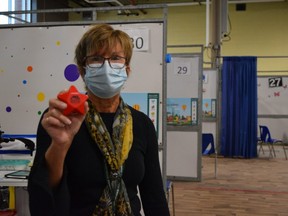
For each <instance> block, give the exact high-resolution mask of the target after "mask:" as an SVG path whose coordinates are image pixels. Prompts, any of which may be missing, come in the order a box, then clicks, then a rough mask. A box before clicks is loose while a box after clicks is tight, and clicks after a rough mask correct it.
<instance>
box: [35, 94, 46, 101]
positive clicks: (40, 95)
mask: <svg viewBox="0 0 288 216" xmlns="http://www.w3.org/2000/svg"><path fill="white" fill-rule="evenodd" d="M37 100H38V101H44V100H45V94H44V93H43V92H39V93H38V95H37Z"/></svg>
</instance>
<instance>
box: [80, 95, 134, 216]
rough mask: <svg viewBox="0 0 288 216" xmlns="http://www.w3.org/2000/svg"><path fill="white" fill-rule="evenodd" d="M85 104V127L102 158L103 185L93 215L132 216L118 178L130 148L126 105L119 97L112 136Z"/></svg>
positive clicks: (129, 124)
mask: <svg viewBox="0 0 288 216" xmlns="http://www.w3.org/2000/svg"><path fill="white" fill-rule="evenodd" d="M88 103H89V112H88V113H87V115H86V119H85V121H86V124H87V126H88V129H89V131H90V135H91V137H92V138H93V140H94V141H95V143H97V145H98V147H99V149H100V151H101V152H102V154H103V156H104V164H105V174H106V179H107V185H106V187H105V189H104V191H103V193H102V196H101V197H100V201H99V203H98V205H96V207H95V210H94V212H93V216H96V215H97V216H132V215H133V213H132V210H131V206H130V202H129V198H128V194H127V191H126V186H125V184H124V182H123V179H122V174H123V166H124V162H125V160H126V159H127V157H128V153H129V151H130V149H131V146H132V141H133V131H132V129H133V128H132V125H133V124H132V115H131V111H130V109H129V107H128V105H127V104H125V103H124V102H123V100H122V98H120V104H119V107H118V108H117V111H116V114H115V117H114V122H113V132H112V137H111V136H110V134H109V132H108V130H107V128H106V126H105V124H104V122H103V121H102V118H101V116H100V114H99V113H98V112H97V111H96V110H95V108H94V107H93V105H92V103H91V102H90V101H88Z"/></svg>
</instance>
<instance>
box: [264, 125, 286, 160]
mask: <svg viewBox="0 0 288 216" xmlns="http://www.w3.org/2000/svg"><path fill="white" fill-rule="evenodd" d="M259 128H260V138H261V141H262V142H261V143H260V148H262V151H263V146H262V145H263V144H267V146H268V148H269V153H270V156H271V157H273V155H274V157H276V153H275V149H274V144H276V143H282V140H279V139H274V138H272V137H271V133H270V130H269V128H268V127H267V126H264V125H259ZM260 148H259V152H260ZM263 152H264V151H263ZM284 152H285V151H284ZM272 153H273V154H272ZM285 155H286V152H285Z"/></svg>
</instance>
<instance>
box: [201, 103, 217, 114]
mask: <svg viewBox="0 0 288 216" xmlns="http://www.w3.org/2000/svg"><path fill="white" fill-rule="evenodd" d="M202 116H203V117H205V118H216V99H211V98H203V100H202Z"/></svg>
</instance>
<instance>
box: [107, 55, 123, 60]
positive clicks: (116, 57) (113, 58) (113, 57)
mask: <svg viewBox="0 0 288 216" xmlns="http://www.w3.org/2000/svg"><path fill="white" fill-rule="evenodd" d="M110 59H111V60H120V59H121V57H120V56H111V58H110Z"/></svg>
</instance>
